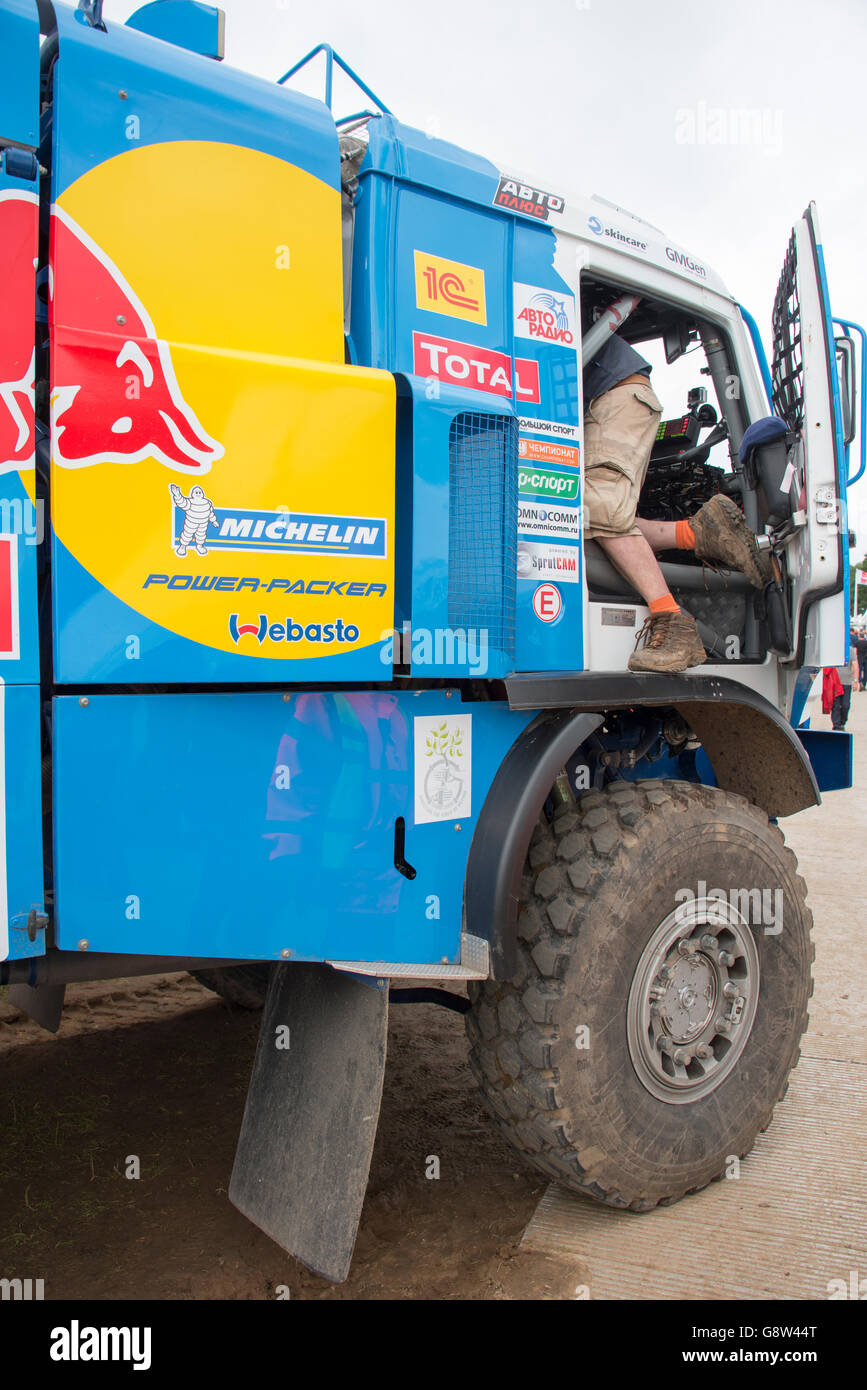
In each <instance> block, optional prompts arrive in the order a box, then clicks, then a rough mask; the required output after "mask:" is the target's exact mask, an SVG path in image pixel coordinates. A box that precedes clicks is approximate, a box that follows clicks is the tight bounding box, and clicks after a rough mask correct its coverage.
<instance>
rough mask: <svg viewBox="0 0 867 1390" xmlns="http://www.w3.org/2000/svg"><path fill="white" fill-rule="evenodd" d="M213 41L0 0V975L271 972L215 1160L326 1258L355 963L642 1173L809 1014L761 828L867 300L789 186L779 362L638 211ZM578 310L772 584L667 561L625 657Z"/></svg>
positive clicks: (654, 1173) (254, 988)
mask: <svg viewBox="0 0 867 1390" xmlns="http://www.w3.org/2000/svg"><path fill="white" fill-rule="evenodd" d="M222 50H223V34H222V15H221V13H220V12H219V11H218V10H215V9H212V8H211V7H209V6H206V5H201V4H194V3H190V0H162V2H161V3H156V4H146V5H144V6H143V7H142V8H141V9H140V10H138V11H137V12H136V13H135V14H134V15H133V16H132V17H131V18H130V19H129V20H128V21H127V23H126V24H118V23H114V22H112V21H110V20H109V19H107V18H105V17H104V16H103V14H102V7H101V5H100V4H98V3H96V2H95V0H90V3H82V4H81V6H80V8H79V9H78V10H75V11H73V10H72V9H70V8H68V7H66V6H64V5H62V4H53V3H49V2H48V0H38V3H37V0H0V61H2V65H3V72H2V82H0V272H2V286H3V289H2V299H0V473H2V477H0V507H2V514H3V515H2V524H0V733H2V749H0V751H2V758H0V778H2V795H0V900H2V901H0V961H2V966H0V971H2V973H0V983H2V984H5V985H8V986H9V996H10V998H11V999H12V1000H14V1001H15V1002H16V1003H17V1004H18V1005H19V1006H20V1007H22V1008H23V1009H25V1010H27V1011H28V1012H29V1013H30V1014H31V1015H32V1016H33V1017H34V1018H36V1019H37V1020H39V1021H40V1022H41V1023H42V1024H44V1025H45V1026H46V1027H48V1028H53V1029H56V1028H57V1026H58V1022H59V1019H60V1014H61V1009H62V1005H63V995H64V989H65V986H66V984H67V983H68V982H70V981H80V980H91V979H99V978H108V977H111V976H121V975H123V976H129V975H133V974H147V973H149V972H150V973H153V972H155V971H160V970H165V969H178V968H181V969H188V970H191V971H193V973H195V974H197V976H198V978H199V979H201V980H203V981H205V982H206V983H208V984H209V985H210V986H211V987H213V988H214V989H216V990H217V991H218V992H220V993H222V994H224V995H227V996H228V997H231V998H234V999H236V1000H239V1001H241V1002H244V1003H249V1004H254V1005H255V1004H258V1005H259V1006H263V1009H264V1011H263V1015H262V1025H261V1036H260V1042H259V1047H258V1050H257V1053H256V1057H255V1062H254V1065H253V1071H252V1079H251V1083H250V1089H249V1094H248V1098H247V1105H246V1111H245V1115H244V1120H243V1126H242V1131H241V1135H240V1139H239V1144H238V1150H237V1157H236V1162H235V1168H234V1173H233V1175H232V1180H231V1187H230V1193H229V1195H230V1198H231V1200H232V1201H233V1202H234V1203H235V1204H236V1205H237V1206H238V1207H239V1208H240V1210H241V1211H243V1212H244V1213H245V1214H246V1215H247V1216H249V1218H250V1219H251V1220H252V1221H253V1222H255V1223H256V1224H257V1225H258V1226H260V1227H261V1228H262V1229H263V1230H264V1231H266V1232H267V1233H268V1234H269V1235H270V1236H272V1237H273V1238H274V1239H275V1240H276V1241H278V1242H279V1243H280V1244H281V1245H282V1246H284V1247H285V1248H286V1249H287V1250H289V1251H291V1252H292V1253H293V1254H294V1255H296V1256H297V1257H298V1258H300V1259H301V1260H303V1261H304V1262H306V1263H307V1264H308V1265H310V1266H311V1267H312V1268H314V1269H316V1270H318V1271H319V1272H321V1273H323V1274H325V1275H327V1276H328V1277H330V1278H332V1279H342V1278H345V1276H346V1274H347V1271H348V1269H349V1262H350V1259H351V1255H352V1249H353V1244H354V1240H355V1233H356V1228H357V1223H358V1218H359V1213H360V1210H361V1204H362V1201H363V1197H364V1191H365V1185H366V1182H367V1174H368V1167H369V1161H370V1155H371V1150H372V1146H373V1141H374V1136H375V1131H376V1122H377V1115H378V1112H379V1103H380V1095H381V1089H382V1079H383V1070H384V1065H385V1040H386V1023H387V1015H388V1007H389V997H390V993H391V996H392V998H394V999H396V1000H397V1001H400V1002H405V1001H407V1000H410V1001H411V1000H412V999H419V998H427V997H429V996H430V995H431V993H432V989H431V986H432V984H434V983H439V984H440V985H442V984H446V985H448V984H452V985H453V986H455V988H453V989H451V990H448V989H445V990H440V991H438V992H437V994H436V996H435V997H437V998H438V999H440V1001H441V1002H444V1003H446V1004H447V1005H448V1006H450V1007H453V1008H456V1009H457V1010H458V1011H460V1012H464V1013H465V1014H466V1025H467V1030H468V1036H469V1045H470V1056H471V1062H472V1067H473V1071H474V1074H475V1076H476V1079H477V1081H478V1084H479V1087H480V1090H481V1094H482V1096H483V1099H484V1102H485V1105H486V1107H487V1108H488V1110H489V1111H490V1113H491V1116H492V1118H493V1121H494V1123H495V1124H496V1125H497V1126H498V1128H499V1129H500V1130H501V1131H502V1132H503V1134H504V1135H505V1136H506V1137H507V1138H508V1140H509V1141H510V1142H511V1143H512V1144H513V1145H514V1147H515V1148H516V1149H517V1150H519V1151H520V1152H521V1153H523V1154H524V1155H525V1156H526V1157H527V1159H528V1160H529V1161H530V1162H531V1163H532V1164H534V1165H535V1166H536V1167H537V1168H538V1169H540V1170H541V1171H542V1172H544V1173H546V1174H548V1175H550V1176H551V1177H553V1178H556V1179H558V1180H559V1181H560V1182H562V1183H564V1184H565V1185H566V1186H568V1187H570V1188H572V1189H574V1190H575V1191H577V1192H583V1193H587V1194H590V1195H591V1196H593V1197H595V1198H597V1199H598V1200H600V1201H602V1202H605V1203H608V1204H609V1205H611V1206H615V1207H621V1208H628V1209H630V1210H633V1211H646V1210H649V1209H650V1208H652V1207H654V1206H656V1205H657V1204H658V1203H660V1202H670V1201H672V1200H675V1199H677V1198H679V1197H682V1196H684V1195H686V1194H687V1193H692V1192H695V1191H696V1190H697V1189H700V1188H702V1187H704V1186H705V1185H706V1184H708V1183H709V1182H711V1181H712V1180H713V1179H714V1178H716V1177H718V1176H720V1174H721V1173H722V1172H723V1170H724V1168H725V1164H726V1162H727V1160H728V1159H729V1158H730V1156H731V1155H743V1154H745V1153H746V1152H747V1151H748V1150H749V1149H750V1147H751V1146H752V1144H753V1142H754V1140H755V1138H756V1136H757V1134H758V1133H759V1132H760V1131H761V1130H762V1129H763V1128H764V1127H765V1126H766V1125H767V1124H768V1122H769V1121H770V1118H771V1114H772V1111H773V1108H774V1105H775V1104H776V1102H777V1101H778V1100H779V1098H780V1097H781V1096H782V1095H783V1093H784V1091H785V1088H786V1084H787V1078H788V1075H789V1072H790V1071H791V1069H792V1067H793V1066H794V1065H795V1063H796V1061H797V1058H798V1047H799V1041H800V1037H801V1034H802V1032H803V1030H804V1028H805V1026H806V1023H807V1001H808V998H809V995H810V992H811V979H810V974H811V961H812V957H813V952H812V947H811V945H810V940H809V928H810V921H811V918H810V913H809V910H808V908H807V905H806V899H805V886H804V883H803V881H802V879H801V878H800V877H799V875H798V873H797V867H796V863H795V859H794V857H793V855H792V854H791V852H790V851H789V850H788V849H786V847H785V845H784V841H783V836H782V833H781V831H780V830H779V829H778V826H777V822H778V820H779V819H781V818H782V817H785V816H790V815H792V814H794V813H795V812H797V811H799V810H801V809H802V808H803V807H806V806H810V805H813V804H815V803H816V802H818V801H819V799H820V795H819V794H820V789H831V788H837V787H842V786H847V785H849V783H850V776H851V757H850V740H849V736H848V735H846V734H834V733H830V732H824V731H818V730H812V729H809V728H808V727H806V725H805V723H804V718H803V715H804V708H805V703H806V699H807V695H808V693H809V690H810V686H811V684H812V681H813V679H814V678H815V675H816V673H817V671H818V670H819V669H820V668H822V667H824V666H828V665H838V664H840V663H842V662H844V661H845V660H847V656H848V635H847V620H848V611H849V593H848V575H849V568H848V542H849V535H848V530H847V521H846V488H847V483H848V482H851V481H852V480H853V479H852V477H850V476H849V472H850V467H851V468H852V470H853V471H855V470H856V467H857V472H855V476H860V474H861V472H863V469H864V456H863V446H864V439H865V431H864V428H863V411H864V401H863V399H862V400H861V402H860V406H859V405H858V403H857V400H858V397H857V387H856V383H857V379H858V378H859V377H860V376H861V373H862V369H863V356H860V354H859V353H856V345H857V344H859V335H860V346H861V349H862V351H863V342H864V335H863V332H862V330H860V329H859V328H858V326H857V325H855V324H852V323H850V322H848V321H846V320H838V319H835V318H833V317H832V314H831V309H830V307H829V300H828V290H827V283H826V278H825V269H824V263H823V252H822V242H821V238H820V235H819V228H818V224H817V220H816V212H815V209H814V207H813V206H812V205H811V206H810V207H808V209H807V211H806V212H805V213H804V215H803V216H802V217H801V218H799V219H798V221H797V222H796V223H795V226H794V229H793V231H792V236H791V240H790V243H789V246H788V248H787V250H786V255H785V261H784V265H783V271H782V276H781V279H780V282H779V286H778V289H777V292H776V298H775V302H774V311H773V325H772V329H773V354H772V360H771V362H770V364H768V362H767V360H766V357H765V353H764V349H763V347H762V342H761V338H760V335H759V332H758V329H757V327H756V325H755V323H754V321H753V319H752V318H751V317H750V315H749V314H748V313H747V311H746V310H745V309H743V308H741V307H740V305H739V304H738V302H737V301H736V300H735V299H733V298H732V296H731V295H730V294H729V293H728V291H727V290H726V289H725V287H724V285H723V284H722V282H721V281H720V280H719V279H718V277H717V276H716V275H715V273H714V272H713V271H712V270H711V269H710V268H709V267H708V266H707V265H706V264H705V263H704V262H703V261H701V260H700V259H699V258H698V257H697V255H696V254H694V253H693V252H692V251H690V250H688V249H684V248H682V247H679V246H677V245H676V244H675V243H673V242H672V241H670V240H669V239H668V237H667V236H666V235H665V234H664V233H662V232H660V231H659V230H658V229H656V228H654V227H651V226H650V225H649V224H647V223H645V222H643V221H641V220H640V219H638V218H636V217H634V216H632V215H631V214H629V213H628V212H626V211H624V210H623V209H621V208H619V207H616V206H614V205H613V204H610V203H607V202H605V201H604V200H602V199H600V198H580V197H573V196H572V195H571V194H570V192H569V191H568V188H567V186H566V184H567V179H566V178H564V184H563V185H560V184H559V183H558V184H557V187H556V188H543V187H538V186H537V184H536V183H534V182H533V180H532V178H527V177H524V176H521V175H520V174H519V173H518V172H517V171H515V170H513V169H511V168H507V169H500V168H497V167H496V166H495V165H493V164H491V163H489V162H488V161H487V160H486V159H483V158H480V157H478V156H476V155H472V154H468V153H466V152H465V151H463V150H461V149H458V148H457V147H455V146H453V145H451V144H448V143H445V142H444V141H441V140H438V139H432V138H430V137H429V136H427V135H425V134H422V133H421V132H419V131H417V130H413V129H410V128H409V127H407V126H405V125H403V124H401V122H400V121H398V120H397V119H396V118H395V116H394V115H392V113H391V112H390V111H388V109H387V108H386V107H385V106H384V105H383V104H382V103H381V102H380V101H379V100H378V99H377V98H376V97H375V96H374V94H373V93H372V92H371V91H370V90H369V89H368V88H367V87H366V86H365V85H364V83H363V82H361V80H360V79H357V78H355V80H356V83H357V85H358V87H359V90H360V91H361V92H362V94H363V96H362V98H361V100H362V105H363V107H364V109H361V110H359V111H357V112H355V113H353V114H352V115H350V116H349V117H347V118H346V119H342V120H337V121H335V119H334V117H333V115H332V111H331V96H332V77H333V73H334V68H335V65H338V66H340V67H341V68H342V69H343V71H344V72H345V73H347V72H349V70H348V69H347V68H346V65H345V64H344V63H343V60H342V59H340V58H339V57H338V55H336V54H335V53H334V52H333V50H331V49H330V48H327V47H325V49H324V59H325V67H326V93H325V100H324V101H319V100H314V99H313V98H311V97H308V96H306V95H302V94H300V93H299V92H298V91H297V90H295V89H293V83H292V79H293V78H294V76H295V72H296V69H292V70H291V71H290V73H287V74H286V76H285V78H283V79H281V81H280V82H279V83H276V84H270V83H268V82H265V81H262V80H259V79H254V78H252V77H250V76H249V75H247V74H245V73H243V72H240V71H237V70H233V69H231V68H228V67H226V66H225V65H223V64H222V63H221V62H220V59H221V58H222ZM308 56H311V55H308ZM304 61H306V60H304ZM301 66H303V62H302V64H299V65H298V67H301ZM349 75H350V76H353V78H354V74H351V73H349ZM612 305H613V306H617V305H621V309H619V310H618V311H617V312H618V313H619V314H620V319H619V322H620V332H621V334H622V336H623V337H624V338H625V339H626V340H627V341H628V342H630V343H633V344H637V345H639V346H640V349H641V352H642V354H644V355H646V356H647V357H648V359H649V360H652V361H653V362H654V364H655V366H654V378H653V380H654V386H655V388H656V390H657V392H663V391H664V392H665V393H666V394H667V395H669V402H668V407H669V409H670V410H671V411H672V415H671V418H665V419H663V420H662V421H661V423H660V426H659V432H658V435H657V438H656V442H655V443H654V445H653V450H652V455H651V461H650V465H649V469H648V475H647V480H646V483H645V485H644V492H643V494H642V504H641V514H642V515H645V516H649V517H657V518H662V519H668V520H676V519H683V518H688V517H689V516H691V515H692V514H693V513H694V512H695V511H696V509H697V508H698V507H699V506H701V505H702V503H704V502H705V501H707V500H708V499H709V498H710V497H711V496H714V495H715V494H717V493H719V492H722V493H724V494H725V495H726V496H728V497H730V498H732V499H734V500H735V502H736V503H737V505H738V506H740V507H741V508H742V510H743V513H744V515H745V517H746V519H747V521H748V522H749V524H750V526H751V528H752V529H753V531H754V532H755V533H756V534H757V535H758V536H759V537H760V544H761V546H762V547H763V548H764V549H765V551H766V552H767V555H768V558H769V561H770V563H771V568H772V571H773V576H774V577H773V580H772V581H770V582H769V583H768V584H767V585H766V587H765V589H764V590H763V591H762V590H758V589H753V588H751V586H750V585H749V583H748V582H747V581H746V579H745V578H744V577H743V576H741V575H739V574H734V573H728V574H726V573H723V572H719V571H716V570H711V569H708V568H707V567H703V566H701V565H700V564H697V563H693V562H692V561H693V557H692V556H691V555H689V554H688V553H686V552H676V553H675V554H673V555H667V556H664V557H663V571H664V573H665V575H666V577H667V579H668V582H669V584H670V587H671V589H672V592H673V593H674V595H675V597H676V598H677V600H678V602H679V603H680V604H681V605H682V607H683V608H684V609H686V610H687V611H689V612H690V613H692V614H693V615H694V617H695V618H696V620H697V622H698V624H699V630H700V632H701V635H702V640H703V643H704V646H705V648H706V650H707V653H708V659H707V662H706V663H705V664H704V665H702V666H699V667H696V668H693V669H691V670H690V671H688V672H687V673H686V674H683V675H666V674H642V673H633V672H631V671H629V670H628V669H627V662H628V659H629V656H630V653H631V651H632V649H633V646H634V644H635V640H636V636H637V634H638V632H639V630H640V628H641V625H642V622H643V620H644V619H645V617H646V616H647V611H646V608H645V606H644V604H643V601H642V599H641V597H640V596H639V595H638V594H637V593H636V592H634V591H633V590H632V589H631V588H630V586H629V584H628V583H627V582H626V581H625V580H624V579H623V578H622V577H621V576H620V574H619V573H618V572H617V571H616V570H615V569H613V568H612V566H611V565H610V564H609V563H608V562H607V561H606V559H605V557H604V555H603V554H602V552H601V551H600V550H599V548H598V546H597V545H595V544H594V543H593V542H589V541H588V542H586V543H582V528H581V500H582V499H581V489H582V450H583V402H582V384H581V376H582V374H581V366H582V345H586V339H587V335H588V333H589V332H591V330H592V328H593V325H594V324H596V323H598V322H600V321H602V320H603V319H604V318H605V315H606V314H609V312H610V310H611V307H612ZM623 306H625V307H623ZM859 356H860V361H861V365H860V366H859V365H858V358H859ZM684 371H686V372H687V375H686V376H684ZM666 373H668V375H666ZM672 382H674V383H675V385H674V387H672ZM672 389H674V391H675V393H676V397H675V399H674V400H673V401H672V400H671V398H670V392H671V390H672ZM856 415H860V420H861V433H860V444H861V449H862V454H861V460H860V467H858V466H857V465H856V462H855V461H854V459H853V462H852V464H851V465H850V462H849V446H850V444H851V443H852V441H853V439H854V437H855V433H856V423H857V422H856ZM425 980H427V981H428V982H429V983H428V985H427V986H425V985H424V981H425ZM407 981H410V982H414V983H411V984H409V985H407ZM401 982H403V984H402V983H401ZM467 995H468V998H467V997H466V996H467ZM218 1084H219V1083H218V1081H217V1079H216V1078H215V1085H218Z"/></svg>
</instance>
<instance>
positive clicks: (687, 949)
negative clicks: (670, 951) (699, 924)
mask: <svg viewBox="0 0 867 1390" xmlns="http://www.w3.org/2000/svg"><path fill="white" fill-rule="evenodd" d="M677 949H678V951H679V952H680V954H681V955H682V956H691V955H692V953H693V951H694V950H695V942H694V941H691V940H689V938H688V937H685V936H683V937H681V939H680V941H678V943H677Z"/></svg>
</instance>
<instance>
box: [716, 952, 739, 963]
mask: <svg viewBox="0 0 867 1390" xmlns="http://www.w3.org/2000/svg"><path fill="white" fill-rule="evenodd" d="M719 963H720V965H734V963H735V958H734V956H733V955H732V953H731V951H720V953H719Z"/></svg>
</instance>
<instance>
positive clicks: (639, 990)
mask: <svg viewBox="0 0 867 1390" xmlns="http://www.w3.org/2000/svg"><path fill="white" fill-rule="evenodd" d="M811 920H812V919H811V914H810V912H809V909H808V908H807V905H806V891H805V886H804V882H803V879H802V878H801V877H800V876H799V874H798V873H797V862H796V860H795V856H794V855H793V854H792V853H791V851H790V850H788V849H787V848H786V847H785V843H784V841H783V836H782V834H781V833H780V831H779V830H778V829H777V828H776V826H773V825H770V824H769V822H768V819H767V817H766V816H765V815H764V813H763V812H762V811H760V810H758V809H757V807H755V806H753V805H751V804H750V803H749V802H747V801H745V800H744V799H743V798H742V797H740V796H735V795H732V794H729V793H726V792H722V791H718V790H717V789H715V788H710V787H703V786H697V785H695V784H694V783H689V782H673V781H672V782H669V781H666V782H639V783H627V782H615V783H611V784H610V785H609V786H608V787H606V788H605V790H604V791H592V792H589V793H587V794H586V795H585V796H583V797H582V798H581V799H580V801H578V802H576V803H575V804H574V805H571V806H566V807H562V808H560V809H559V810H558V812H557V813H556V815H555V817H554V819H553V821H552V822H550V823H549V822H548V820H547V819H546V818H544V817H543V818H542V820H541V821H540V822H539V825H538V826H537V828H536V831H535V832H534V836H533V840H532V843H531V847H530V853H529V856H528V860H527V865H526V868H525V873H524V880H523V888H522V895H521V907H520V913H519V918H518V970H517V973H516V975H515V976H514V978H513V979H512V980H510V981H508V982H502V981H492V980H489V981H486V982H484V983H483V984H481V985H475V986H471V998H472V1009H471V1011H470V1013H469V1014H468V1015H467V1029H468V1034H469V1040H470V1058H471V1065H472V1067H473V1071H474V1074H475V1076H476V1079H477V1081H478V1083H479V1086H480V1089H481V1092H482V1097H483V1099H484V1101H485V1104H486V1106H487V1108H488V1109H489V1110H490V1112H491V1114H492V1116H493V1118H494V1120H495V1122H496V1124H497V1125H498V1127H499V1128H500V1129H501V1130H502V1132H503V1133H504V1134H505V1135H506V1137H507V1138H508V1139H509V1140H510V1141H511V1142H512V1143H513V1144H514V1145H515V1147H516V1148H518V1149H519V1150H521V1151H522V1152H523V1153H524V1154H525V1155H526V1157H527V1158H529V1159H530V1161H531V1162H532V1163H533V1164H534V1165H535V1166H536V1167H537V1168H539V1169H541V1170H542V1171H543V1172H544V1173H546V1174H548V1175H550V1176H551V1177H554V1178H557V1179H559V1180H560V1181H561V1182H563V1183H564V1184H565V1185H567V1186H568V1187H571V1188H573V1189H575V1190H577V1191H581V1192H585V1193H588V1194H589V1195H591V1196H593V1197H596V1198H597V1199H599V1200H600V1201H603V1202H607V1203H609V1204H610V1205H612V1206H617V1207H629V1208H632V1209H633V1210H636V1211H647V1210H649V1209H650V1208H652V1207H654V1206H657V1205H658V1204H659V1203H660V1202H671V1201H676V1200H677V1199H678V1198H680V1197H683V1196H685V1195H686V1194H687V1193H689V1192H694V1191H696V1190H698V1189H699V1188H702V1187H704V1186H706V1184H707V1183H709V1182H711V1181H712V1180H713V1179H714V1178H717V1177H720V1176H722V1175H723V1173H724V1172H725V1171H726V1168H727V1166H729V1165H731V1161H732V1159H734V1158H740V1157H742V1156H743V1155H744V1154H745V1153H746V1152H747V1151H748V1150H749V1149H750V1148H751V1147H752V1145H753V1143H754V1142H755V1139H756V1137H757V1135H758V1134H759V1133H760V1132H761V1131H762V1130H763V1129H764V1128H765V1127H766V1126H767V1125H768V1123H769V1122H770V1119H771V1114H772V1112H773V1109H774V1106H775V1104H776V1102H777V1101H778V1100H779V1099H780V1098H781V1096H782V1095H783V1094H784V1092H785V1089H786V1085H787V1078H788V1075H789V1072H790V1071H791V1069H792V1067H793V1066H794V1065H795V1063H796V1061H797V1059H798V1055H799V1052H798V1046H799V1042H800V1038H801V1035H802V1033H803V1031H804V1029H805V1028H806V1025H807V1000H808V998H809V996H810V994H811V992H812V986H811V979H810V966H811V962H812V959H813V950H812V946H811V944H810V935H809V933H810V926H811Z"/></svg>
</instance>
